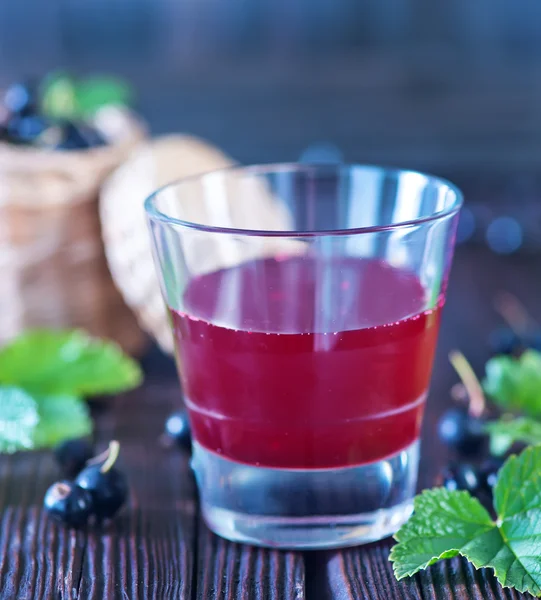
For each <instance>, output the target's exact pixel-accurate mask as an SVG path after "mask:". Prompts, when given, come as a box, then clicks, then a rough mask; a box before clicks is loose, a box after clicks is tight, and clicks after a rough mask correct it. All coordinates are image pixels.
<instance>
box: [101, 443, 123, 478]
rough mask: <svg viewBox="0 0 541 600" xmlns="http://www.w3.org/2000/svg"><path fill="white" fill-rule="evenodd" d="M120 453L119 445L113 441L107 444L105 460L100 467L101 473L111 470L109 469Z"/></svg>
mask: <svg viewBox="0 0 541 600" xmlns="http://www.w3.org/2000/svg"><path fill="white" fill-rule="evenodd" d="M119 452H120V444H119V443H118V442H117V441H116V440H113V441H111V442H109V449H108V450H107V454H108V456H107V460H106V461H105V462H104V463H103V465H102V466H101V469H100V471H101V472H102V473H107V471H109V470H110V469H111V467H112V466H113V465H114V464H115V463H116V459H117V458H118V454H119Z"/></svg>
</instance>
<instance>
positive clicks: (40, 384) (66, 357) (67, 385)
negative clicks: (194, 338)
mask: <svg viewBox="0 0 541 600" xmlns="http://www.w3.org/2000/svg"><path fill="white" fill-rule="evenodd" d="M141 379H142V373H141V369H140V367H139V365H138V364H137V363H136V362H135V361H134V360H133V359H131V358H130V357H128V356H127V355H126V354H124V353H123V352H122V350H121V349H120V347H119V346H117V345H116V344H114V343H112V342H107V341H103V340H99V339H96V338H92V337H90V336H89V335H87V334H86V333H84V332H83V331H78V330H76V331H48V330H35V331H31V332H28V333H26V334H24V335H22V336H20V337H19V338H17V339H16V340H14V341H13V342H11V343H10V344H8V345H7V346H5V347H4V348H3V349H2V350H0V384H3V385H16V386H19V387H22V388H24V389H26V390H28V391H30V392H33V393H34V394H39V395H57V394H59V395H62V394H65V395H68V396H92V395H100V394H113V393H117V392H121V391H124V390H127V389H131V388H133V387H136V386H137V385H138V384H139V383H140V382H141Z"/></svg>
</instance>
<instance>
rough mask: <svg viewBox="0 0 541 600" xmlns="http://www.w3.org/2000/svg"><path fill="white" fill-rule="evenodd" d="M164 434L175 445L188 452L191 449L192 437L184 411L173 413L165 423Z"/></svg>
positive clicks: (186, 414)
mask: <svg viewBox="0 0 541 600" xmlns="http://www.w3.org/2000/svg"><path fill="white" fill-rule="evenodd" d="M165 433H166V436H167V438H169V439H170V440H171V441H173V442H174V443H175V444H176V445H178V446H180V447H181V448H184V449H186V450H190V449H191V447H192V435H191V429H190V421H189V419H188V413H187V412H186V411H185V410H182V411H179V412H175V413H173V414H172V415H170V416H169V417H167V420H166V421H165Z"/></svg>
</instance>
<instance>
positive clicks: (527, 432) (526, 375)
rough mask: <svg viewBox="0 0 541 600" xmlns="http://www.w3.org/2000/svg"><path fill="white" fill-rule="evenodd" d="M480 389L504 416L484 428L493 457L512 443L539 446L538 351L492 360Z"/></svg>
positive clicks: (540, 396) (540, 357) (540, 360)
mask: <svg viewBox="0 0 541 600" xmlns="http://www.w3.org/2000/svg"><path fill="white" fill-rule="evenodd" d="M483 387H484V389H485V391H486V393H487V394H488V395H489V396H490V398H491V399H492V400H493V401H494V402H495V404H497V405H498V406H499V407H501V408H503V409H504V410H505V412H506V413H507V414H504V416H503V417H502V418H501V419H500V420H498V421H495V422H492V423H488V424H487V426H486V429H487V432H488V434H489V435H490V448H491V452H492V454H495V455H496V456H499V455H502V454H504V453H505V452H507V451H508V450H509V448H510V447H511V446H512V445H513V444H514V443H515V442H521V443H525V444H537V443H541V353H540V352H536V351H535V350H527V351H526V352H524V353H523V354H522V355H521V356H520V357H519V358H512V357H510V356H495V357H494V358H491V359H490V360H489V361H488V362H487V364H486V377H485V380H484V382H483ZM517 415H518V416H517Z"/></svg>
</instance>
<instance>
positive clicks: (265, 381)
mask: <svg viewBox="0 0 541 600" xmlns="http://www.w3.org/2000/svg"><path fill="white" fill-rule="evenodd" d="M461 203H462V196H461V194H460V192H459V191H458V190H457V188H455V187H454V186H453V185H452V184H450V183H448V182H447V181H444V180H442V179H439V178H436V177H432V176H428V175H423V174H421V173H417V172H412V171H401V170H392V169H385V168H379V167H372V166H362V165H351V166H344V165H332V166H325V165H312V166H311V165H288V164H286V165H270V166H255V167H233V168H230V169H226V170H222V171H216V172H212V173H208V174H205V175H202V176H199V177H194V178H189V179H185V180H182V181H179V182H176V183H173V184H170V185H168V186H166V187H164V188H162V189H160V190H158V191H157V192H156V193H155V194H153V195H152V196H151V197H150V198H149V199H148V200H147V202H146V210H147V215H148V221H149V224H150V230H151V235H152V239H153V252H154V257H155V261H156V266H157V269H158V272H159V274H160V281H161V287H162V291H163V296H164V299H165V302H166V304H167V307H168V310H169V317H170V322H171V327H172V330H173V334H174V339H175V347H176V359H177V364H178V370H179V373H180V378H181V382H182V388H183V392H184V402H185V404H186V406H187V408H188V412H189V417H190V422H191V427H192V433H193V458H192V464H193V469H194V471H195V475H196V479H197V484H198V488H199V492H200V499H201V509H202V513H203V516H204V518H205V520H206V522H207V524H208V526H209V527H210V528H211V529H212V530H213V531H215V532H216V533H218V534H220V535H222V536H224V537H225V538H228V539H230V540H234V541H241V542H248V543H254V544H259V545H263V546H274V547H287V548H330V547H339V546H347V545H355V544H358V543H362V542H368V541H372V540H376V539H380V538H383V537H385V536H388V535H390V534H391V533H393V532H394V531H395V530H396V529H397V528H398V527H399V526H400V525H401V524H402V523H403V522H404V521H405V520H406V519H407V518H408V516H409V515H410V513H411V510H412V498H413V495H414V493H415V487H416V480H417V470H418V459H419V432H420V428H421V421H422V417H423V411H424V407H425V402H426V397H427V390H428V385H429V380H430V376H431V370H432V361H433V356H434V349H435V347H436V341H437V335H438V328H439V322H440V313H441V310H442V308H443V304H444V298H445V291H446V287H447V279H448V274H449V268H450V265H451V259H452V254H453V246H454V239H455V229H456V224H457V215H458V212H459V209H460V206H461Z"/></svg>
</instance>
